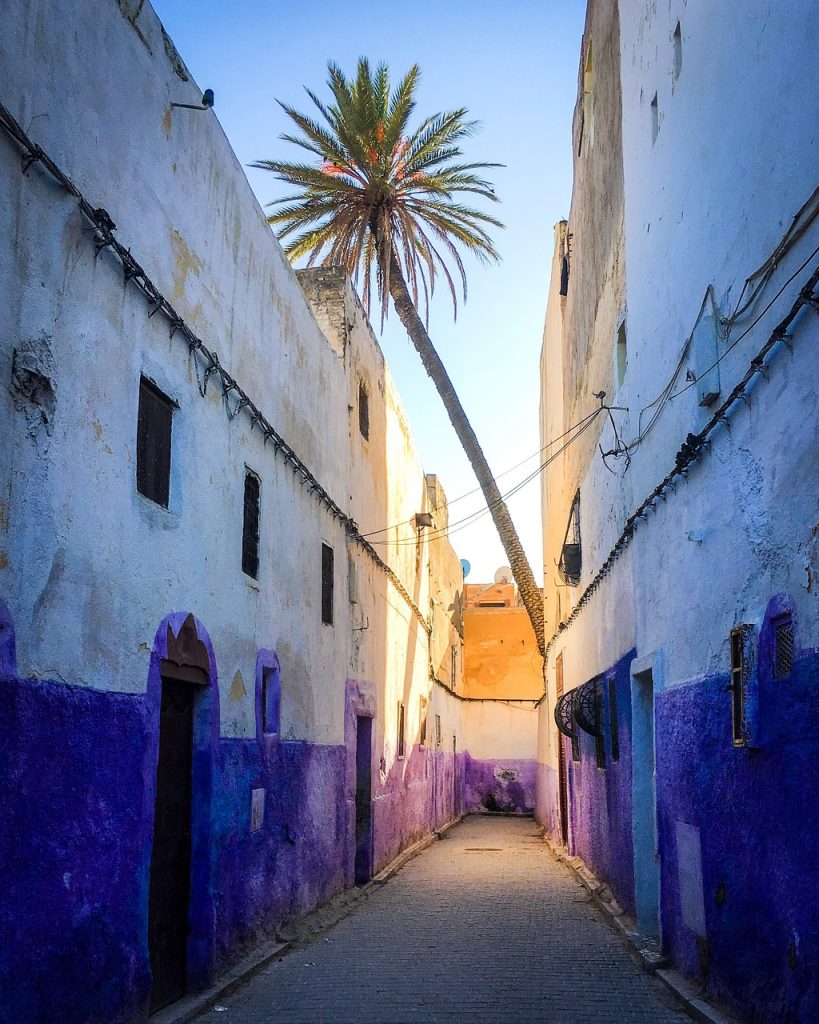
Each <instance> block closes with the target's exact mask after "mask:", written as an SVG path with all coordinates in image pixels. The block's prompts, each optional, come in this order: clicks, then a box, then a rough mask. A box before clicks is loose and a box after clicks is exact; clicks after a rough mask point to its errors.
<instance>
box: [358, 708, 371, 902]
mask: <svg viewBox="0 0 819 1024" xmlns="http://www.w3.org/2000/svg"><path fill="white" fill-rule="evenodd" d="M356 724H357V729H356V746H355V884H356V885H366V884H367V882H369V880H370V876H371V875H372V848H373V845H372V806H373V804H372V736H373V720H372V719H371V718H363V717H360V718H358V719H357V721H356Z"/></svg>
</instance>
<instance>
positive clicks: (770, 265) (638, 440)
mask: <svg viewBox="0 0 819 1024" xmlns="http://www.w3.org/2000/svg"><path fill="white" fill-rule="evenodd" d="M817 216H819V187H817V188H816V189H814V191H813V192H812V193H811V195H810V197H809V198H808V199H807V200H806V201H805V202H804V203H803V204H802V206H801V207H800V208H799V210H797V212H796V213H795V214H794V216H793V218H792V219H791V223H790V226H789V227H788V230H787V231H786V232H785V234H784V235H783V236H782V238H781V239H780V240H779V242H778V243H777V245H776V247H775V248H774V249H773V251H772V252H771V253H770V255H769V256H768V257H767V258H766V259H765V260H764V262H763V263H761V264H760V266H759V267H757V269H756V270H755V271H754V272H753V273H752V274H750V275H749V276H748V277H747V278H746V279H745V283H744V284H743V286H742V291H741V292H740V294H739V296H738V298H737V301H736V304H735V306H734V310H733V312H732V313H731V314H730V316H727V317H723V318H721V319H720V321H719V323H720V326H721V327H722V328H723V330H724V334H723V340H724V341H728V340H729V338H730V335H731V331H732V329H733V327H734V326H735V325H736V323H737V321H739V320H740V319H741V318H742V317H744V316H745V315H746V314H747V313H749V312H750V311H751V310H752V309H753V308H754V306H755V305H756V303H757V301H758V300H759V297H760V296H761V294H762V292H763V291H764V289H765V287H766V286H767V285H768V283H769V282H770V280H771V277H772V276H773V274H774V272H775V271H776V269H777V267H778V266H779V264H780V263H781V262H782V260H783V258H784V257H785V256H786V255H787V253H788V252H789V251H790V250H791V249H792V248H793V246H794V245H796V243H797V242H798V241H799V240H800V239H801V238H802V237H803V235H804V234H805V232H806V231H807V230H808V228H809V227H810V225H811V224H812V223H813V222H814V220H816V218H817ZM816 251H817V250H814V252H813V253H811V255H810V256H809V257H808V259H807V260H806V261H805V263H803V264H802V266H801V267H800V268H799V270H797V271H796V272H795V273H796V274H798V273H799V272H800V271H801V270H802V269H804V267H805V265H806V264H807V263H808V262H810V260H811V259H812V258H813V256H815V255H816ZM794 276H795V275H794ZM757 279H759V280H757ZM792 280H793V277H790V278H789V279H788V281H786V282H785V285H783V288H782V289H780V291H779V292H778V293H777V295H776V296H775V297H774V300H773V301H776V299H777V298H779V296H780V295H781V294H782V290H784V288H785V287H787V285H788V284H790V282H791V281H792ZM754 281H757V283H756V284H755V285H754V286H753V288H752V289H751V292H750V294H749V295H748V297H747V299H745V293H746V292H747V291H748V287H749V286H750V285H751V284H752V282H754ZM709 297H710V299H711V303H712V307H713V310H714V313H715V314H716V312H717V303H716V299H715V296H714V289H713V285H709V286H708V288H707V289H706V292H705V295H704V297H703V300H702V304H701V305H700V309H699V312H698V313H697V319H696V321H695V323H694V326H695V328H696V325H697V324H698V323H699V321H700V318H701V317H702V313H703V310H704V308H705V304H706V302H707V301H708V299H709ZM743 299H744V300H745V301H744V302H743ZM771 305H772V303H769V304H768V305H767V306H766V307H765V309H764V310H763V311H762V313H761V314H760V315H759V316H758V317H756V318H755V319H754V321H753V322H752V323H751V324H750V325H749V326H748V328H747V329H746V330H745V331H744V332H743V333H742V334H741V335H740V336H739V337H738V338H737V339H736V340H735V341H734V342H733V343H732V344H731V345H730V347H729V348H727V349H726V350H725V352H723V353H722V355H721V356H720V358H719V359H718V360H717V361H716V362H715V363H713V364H712V365H711V366H709V367H708V369H706V370H704V371H703V372H702V373H701V374H700V375H699V376H698V377H695V378H694V379H693V380H691V381H688V382H687V383H686V385H685V386H684V387H682V388H680V390H679V391H676V392H675V391H674V386H675V384H676V382H677V379H678V377H679V375H680V373H681V371H682V368H683V366H684V365H685V360H686V357H687V356H688V352H689V350H690V348H691V339H692V337H693V332H692V334H689V336H688V338H687V339H686V341H685V344H684V345H683V348H682V351H681V353H680V357H679V360H678V362H677V365H676V367H675V369H674V372H673V373H672V375H671V377H670V378H669V380H668V382H667V383H666V384H665V386H664V387H663V389H662V391H661V392H660V393H659V394H658V395H657V397H656V398H655V399H654V400H653V401H652V402H649V404H648V405H646V406H644V407H643V408H642V409H641V410H640V414H639V417H638V421H637V436H636V437H635V438H634V439H633V440H631V441H630V442H629V443H628V444H621V443H620V442H619V438H618V435H617V431H616V429H615V441H616V443H615V448H614V449H613V450H612V451H610V452H605V453H603V452H602V451H601V454H603V458H604V461H605V459H606V458H607V457H609V456H612V457H614V458H625V459H626V469H628V467H629V465H630V463H631V457H632V455H633V454H634V452H635V451H636V450H637V448H639V446H640V445H641V444H642V443H643V441H644V440H645V439H646V437H647V436H648V434H649V433H650V432H651V430H652V428H653V427H654V425H655V424H656V423H657V421H658V420H659V418H660V416H661V415H662V412H663V410H664V409H665V406H666V405H667V403H668V402H669V401H672V400H673V399H674V398H676V397H677V396H678V395H681V394H683V392H685V391H687V390H688V388H690V387H693V385H694V384H696V383H697V382H698V381H700V380H701V379H702V378H703V377H704V376H705V374H706V373H708V372H709V371H710V370H712V369H714V367H716V366H718V365H719V363H720V362H721V361H722V359H724V358H725V356H726V355H727V354H728V353H729V352H730V351H731V349H733V348H734V347H735V346H736V345H737V344H738V343H739V342H740V341H742V339H743V338H744V337H746V335H747V334H748V332H749V331H750V330H751V329H752V328H753V327H755V326H756V324H757V323H759V320H760V318H761V317H762V316H764V315H765V313H766V312H767V311H768V310H769V309H770V308H771ZM655 407H656V409H655ZM650 409H655V412H654V413H653V414H652V416H651V419H650V420H649V422H648V424H647V425H646V427H645V429H644V428H643V425H642V422H643V416H644V414H645V413H646V412H648V411H649V410H650Z"/></svg>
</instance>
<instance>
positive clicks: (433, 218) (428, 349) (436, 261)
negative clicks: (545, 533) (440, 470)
mask: <svg viewBox="0 0 819 1024" xmlns="http://www.w3.org/2000/svg"><path fill="white" fill-rule="evenodd" d="M328 71H329V76H330V77H329V81H328V85H329V87H330V92H331V93H332V102H330V103H323V102H322V101H321V100H320V99H319V98H318V97H317V96H316V95H315V94H314V93H313V92H311V91H310V90H309V89H308V90H307V95H308V96H309V97H310V99H311V100H312V101H313V103H314V104H315V106H316V108H317V109H318V111H319V114H320V115H321V118H320V119H319V120H316V119H314V118H311V117H307V116H305V115H304V114H301V113H299V112H298V111H297V110H295V109H294V108H293V107H290V106H287V105H286V104H282V107H283V109H284V111H285V112H286V113H287V115H288V116H289V117H290V119H291V120H292V121H293V122H294V124H295V125H296V127H297V128H298V129H299V131H298V133H297V134H294V135H283V136H282V139H283V140H284V141H286V142H291V143H294V144H295V145H296V146H300V147H301V148H302V149H304V150H307V152H308V153H310V154H312V156H313V157H314V158H318V159H313V160H312V162H310V163H284V162H282V161H279V160H260V161H258V162H257V163H255V164H254V165H253V166H254V167H261V168H263V169H265V170H268V171H272V172H273V173H274V174H275V175H276V177H277V178H278V179H279V180H281V181H284V182H286V183H287V184H288V185H292V186H294V187H295V189H296V193H295V194H293V195H289V196H287V197H285V198H283V199H279V200H276V201H275V202H274V203H272V204H271V205H272V206H275V207H277V210H276V212H275V213H273V214H272V215H271V216H270V217H269V218H268V220H269V222H270V224H271V225H273V227H274V228H275V229H276V230H277V233H278V237H279V238H280V239H281V240H282V241H283V242H284V243H285V252H286V253H287V255H288V256H289V257H290V259H291V260H297V259H299V258H300V257H304V256H307V257H308V260H307V265H308V266H313V265H316V264H333V265H341V266H344V267H345V268H346V270H347V272H348V273H349V274H350V276H351V277H352V278H353V280H354V281H356V282H358V280H359V278H360V277H362V276H363V300H364V303H365V305H366V306H367V308H368V309H369V308H370V300H371V295H372V291H373V279H374V280H375V289H376V291H377V294H378V298H379V300H380V304H381V317H382V323H383V319H384V317H385V316H386V314H387V309H388V297H391V298H392V301H393V304H394V306H395V311H396V313H397V314H398V317H399V319H400V320H401V323H402V324H403V325H404V327H405V328H406V330H407V333H408V334H409V337H410V339H411V341H412V343H413V345H414V346H415V348H416V350H417V351H418V354H419V356H420V357H421V362H422V363H423V364H424V369H425V370H426V371H427V373H428V374H429V376H430V377H431V378H432V380H433V382H434V383H435V386H436V388H437V389H438V393H439V394H440V396H441V399H442V400H443V403H444V406H445V407H446V411H447V413H448V414H449V418H450V420H451V421H452V425H453V427H454V428H455V432H456V434H457V435H458V439H459V440H460V442H461V444H462V445H463V447H464V451H465V452H466V454H467V456H468V458H469V461H470V463H471V464H472V468H473V470H474V472H475V476H476V477H477V479H478V482H479V484H480V486H481V490H482V491H483V495H484V498H485V499H486V503H487V505H488V507H489V509H490V511H491V514H492V518H493V520H494V522H495V526H496V528H497V530H498V534H499V536H500V539H501V542H502V544H503V547H504V549H505V551H506V556H507V558H508V559H509V565H510V567H511V569H512V573H513V574H514V577H515V582H516V583H517V585H518V589H519V591H520V594H521V597H522V599H523V603H524V606H525V607H526V610H527V612H528V613H529V618H530V619H531V621H532V626H533V627H534V631H535V636H536V638H537V642H538V647H539V648H540V653H541V655H542V654H543V652H544V635H543V606H542V603H541V596H540V591H539V590H538V587H537V584H536V583H535V578H534V575H533V574H532V569H531V567H530V565H529V562H528V560H527V558H526V555H525V553H524V551H523V547H522V545H521V543H520V539H519V537H518V534H517V530H516V529H515V525H514V523H513V522H512V518H511V516H510V515H509V510H508V509H507V507H506V504H505V502H504V501H503V498H502V496H501V493H500V491H499V490H498V485H497V483H496V482H495V479H494V477H493V476H492V471H491V470H490V468H489V464H488V463H487V461H486V458H485V456H484V454H483V452H482V451H481V447H480V445H479V444H478V439H477V437H476V436H475V432H474V430H473V429H472V426H471V424H470V423H469V420H468V419H467V417H466V413H465V412H464V410H463V407H462V406H461V402H460V400H459V398H458V396H457V394H456V392H455V388H454V387H453V386H452V381H451V380H450V379H449V375H448V374H447V372H446V369H445V368H444V365H443V363H442V362H441V359H440V357H439V355H438V353H437V352H436V351H435V348H434V346H433V344H432V341H431V340H430V337H429V334H428V333H427V329H426V325H425V322H424V320H422V318H421V316H420V315H419V312H418V308H419V296H420V297H421V298H422V299H423V308H424V317H425V319H426V318H427V317H428V312H429V299H430V297H431V295H432V293H433V290H434V288H435V283H436V280H438V279H440V278H443V280H444V281H445V282H446V285H447V288H448V289H449V293H450V295H451V298H452V303H453V308H454V311H455V313H456V315H457V302H458V289H457V288H456V285H455V280H454V279H453V270H452V269H451V267H454V269H455V271H456V273H457V277H458V278H459V279H460V284H461V289H462V291H463V297H464V300H465V299H466V291H467V289H466V273H465V270H464V266H463V263H462V261H461V257H460V254H459V251H458V246H462V247H463V248H464V249H466V250H467V251H468V252H471V253H473V254H474V255H475V256H477V257H478V259H480V260H483V261H496V260H497V259H498V253H497V251H496V250H495V247H494V245H493V244H492V240H491V238H490V236H489V234H488V228H490V227H502V226H503V225H502V224H501V223H500V221H498V220H496V219H495V218H494V217H491V216H489V215H488V214H486V213H483V212H481V211H480V210H476V209H473V208H472V207H471V206H468V205H464V204H463V203H462V202H461V201H460V199H461V197H463V195H464V194H466V195H476V196H479V197H481V198H482V199H487V200H490V201H491V202H497V199H496V196H495V193H494V191H493V190H492V187H491V185H490V183H489V182H488V181H486V180H484V178H483V177H481V172H483V171H484V170H486V169H487V168H490V167H497V166H499V165H498V164H488V163H464V162H461V158H462V152H461V148H460V142H461V141H462V140H463V139H465V138H467V137H469V136H471V135H472V134H473V133H474V132H475V130H476V128H477V127H478V125H477V122H475V121H468V120H466V114H467V111H466V110H465V109H464V108H461V109H458V110H450V111H445V112H443V113H438V114H433V115H432V116H431V117H428V118H426V119H425V120H424V121H422V122H421V123H420V124H419V125H418V126H417V127H416V128H414V129H412V130H411V129H410V128H409V121H410V117H411V115H412V112H413V110H414V107H415V91H416V87H417V85H418V81H419V78H420V68H419V67H418V65H414V66H413V67H411V68H410V70H409V71H408V72H407V74H406V75H405V76H404V78H403V79H402V80H401V82H400V83H399V84H398V86H397V87H396V88H395V89H394V90H391V89H390V76H389V70H388V68H387V66H386V64H379V65H378V67H377V68H376V69H375V72H374V73H373V72H372V70H371V68H370V65H369V62H368V61H367V60H366V59H365V58H361V59H360V60H359V62H358V69H357V74H356V77H355V79H351V80H348V79H347V78H346V77H345V75H344V73H343V72H342V71H341V69H340V68H339V67H337V66H336V65H335V64H333V63H332V62H331V63H330V64H329V65H328Z"/></svg>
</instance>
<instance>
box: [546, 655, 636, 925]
mask: <svg viewBox="0 0 819 1024" xmlns="http://www.w3.org/2000/svg"><path fill="white" fill-rule="evenodd" d="M633 658H634V651H629V653H628V654H626V655H625V657H623V658H621V659H620V660H619V661H617V662H616V663H615V664H614V665H612V667H611V668H610V669H608V670H607V671H606V672H605V673H603V677H602V678H603V684H604V699H603V732H604V747H605V764H606V766H605V768H598V767H597V755H596V748H595V741H594V737H592V736H589V735H588V734H587V733H585V732H583V730H582V729H578V735H579V738H580V760H579V761H573V760H572V754H571V744H570V742H569V740H568V739H567V738H565V737H561V744H562V747H563V756H564V758H565V759H566V764H567V772H566V774H567V788H568V792H569V848H570V851H571V853H573V854H576V855H577V856H579V857H582V858H583V860H584V861H585V862H586V864H588V866H589V867H590V868H591V869H592V871H593V872H594V873H595V874H596V875H597V876H598V877H599V878H601V879H603V880H605V881H606V882H607V884H608V885H609V886H610V888H611V890H612V892H613V893H614V895H615V897H616V899H617V901H618V902H619V904H620V906H621V907H622V908H623V909H624V910H625V911H626V913H628V914H630V915H632V916H633V915H634V913H635V907H634V856H633V851H632V843H631V764H632V759H631V677H630V673H629V667H630V665H631V662H632V660H633ZM611 677H613V678H614V680H615V685H616V688H617V735H618V742H619V748H620V751H619V758H618V760H616V761H615V760H614V758H613V755H612V734H611V720H610V704H609V700H608V680H609V679H610V678H611ZM555 799H557V786H555Z"/></svg>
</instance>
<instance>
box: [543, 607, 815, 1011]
mask: <svg viewBox="0 0 819 1024" xmlns="http://www.w3.org/2000/svg"><path fill="white" fill-rule="evenodd" d="M783 614H789V615H790V616H791V619H792V621H793V624H794V629H796V621H795V613H794V612H793V605H792V602H790V600H789V599H788V598H787V596H786V595H776V596H774V597H773V598H772V599H771V601H770V602H769V605H768V608H767V610H766V612H765V616H764V619H763V623H762V626H761V628H760V630H759V633H758V637H757V638H756V639H755V640H754V650H755V664H754V666H753V671H752V674H751V677H750V678H749V682H748V690H747V692H748V695H749V701H748V706H747V708H746V714H747V720H748V735H749V737H750V743H749V745H748V746H744V747H737V746H734V744H733V734H732V718H731V693H730V692H729V689H728V685H729V682H730V676H729V673H728V671H727V670H726V672H725V673H721V674H718V675H714V676H710V677H708V678H704V679H696V680H692V681H690V682H687V683H682V684H676V685H674V686H672V687H668V688H666V689H663V690H659V691H658V692H657V693H656V694H655V699H654V716H655V717H654V722H655V734H654V742H655V763H656V815H657V848H658V852H659V872H660V887H659V920H660V930H661V938H662V945H663V949H664V951H665V952H667V953H668V954H669V955H670V957H671V959H672V961H673V962H674V964H675V965H676V966H677V967H678V968H679V969H680V970H681V971H683V972H684V973H685V974H687V975H689V976H690V977H692V978H694V979H696V980H697V981H698V982H700V983H701V984H702V985H703V986H704V988H705V989H706V991H707V992H708V993H709V994H710V995H711V996H712V997H713V998H715V999H716V1000H717V1001H719V1002H722V1003H724V1004H726V1005H727V1006H728V1007H729V1008H731V1009H733V1010H734V1011H735V1012H736V1013H737V1014H738V1015H739V1017H740V1018H741V1019H742V1020H744V1021H748V1022H749V1024H816V1022H817V1021H819V900H817V896H816V893H817V891H819V827H818V826H817V820H819V816H818V815H817V809H816V801H817V795H818V794H819V651H817V650H816V649H815V648H800V647H799V644H798V636H797V637H796V639H795V660H794V663H793V667H792V669H791V671H790V672H789V673H788V674H787V675H786V676H784V677H782V678H774V669H773V663H774V654H773V649H774V648H773V644H774V639H773V637H774V629H775V626H776V623H777V621H781V616H782V615H783ZM633 657H634V652H630V653H629V654H628V655H627V656H626V657H625V658H622V659H620V660H619V661H618V662H616V663H615V664H614V665H613V666H612V667H611V669H609V670H608V672H606V673H604V674H603V679H604V680H605V679H606V678H607V677H608V676H609V675H611V674H612V673H613V674H614V676H615V678H616V686H617V710H618V734H619V735H618V738H619V747H620V756H619V760H618V761H617V762H614V761H613V759H612V744H611V723H610V719H609V717H608V716H609V707H608V705H607V704H606V707H605V709H604V710H605V715H604V723H603V724H604V733H605V737H604V744H605V760H606V767H605V769H601V768H598V766H597V758H596V749H595V741H594V739H593V737H591V736H589V735H587V734H585V733H583V732H582V731H579V747H580V760H579V761H573V760H572V750H571V744H570V741H569V740H568V739H566V738H562V739H561V743H562V746H563V756H564V759H565V763H566V768H567V783H568V792H569V804H570V813H569V819H570V821H569V831H570V838H569V845H570V850H571V852H572V853H574V854H577V855H578V856H580V857H581V858H582V859H583V860H584V861H585V862H586V863H587V864H588V865H589V867H590V868H591V869H592V870H593V871H594V873H595V874H596V875H597V876H598V877H599V878H600V879H602V880H603V881H605V882H606V883H607V884H608V885H609V887H610V888H611V890H612V892H613V893H614V896H615V897H616V899H617V900H618V902H619V903H620V904H621V906H622V907H623V908H624V910H625V911H626V912H627V913H628V914H629V915H630V916H632V917H633V916H635V883H634V850H633V847H632V828H633V807H632V792H633V790H632V785H633V775H634V768H635V766H634V763H633V751H632V723H631V709H632V694H631V680H630V665H631V661H632V659H633ZM751 744H752V745H751ZM537 817H538V820H539V821H541V823H543V824H544V825H545V826H546V827H547V829H548V830H549V832H550V833H551V834H552V835H553V836H554V837H555V838H556V839H558V840H559V838H560V830H559V815H558V784H557V774H556V772H554V771H553V770H552V769H550V768H547V767H546V766H543V765H540V766H539V772H538V792H537ZM681 844H682V846H681Z"/></svg>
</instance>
